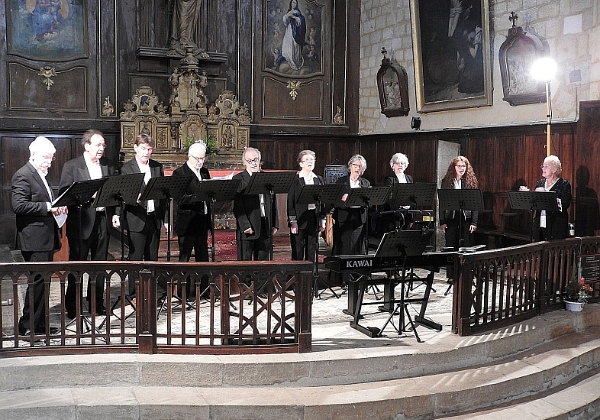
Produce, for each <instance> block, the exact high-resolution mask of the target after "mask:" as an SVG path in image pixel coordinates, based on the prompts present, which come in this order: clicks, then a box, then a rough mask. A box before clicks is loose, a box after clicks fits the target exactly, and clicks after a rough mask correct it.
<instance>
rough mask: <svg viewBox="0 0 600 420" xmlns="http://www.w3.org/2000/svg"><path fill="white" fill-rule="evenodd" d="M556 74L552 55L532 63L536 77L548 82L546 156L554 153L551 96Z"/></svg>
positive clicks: (532, 69) (532, 71) (533, 73)
mask: <svg viewBox="0 0 600 420" xmlns="http://www.w3.org/2000/svg"><path fill="white" fill-rule="evenodd" d="M555 74H556V61H554V60H553V59H551V58H550V57H542V58H540V59H538V60H536V61H534V62H533V64H532V65H531V75H532V76H533V78H534V79H536V80H538V81H540V82H544V83H545V84H546V156H550V155H551V154H552V151H551V150H550V148H551V135H550V126H551V124H552V101H551V98H550V81H551V80H552V78H553V77H554V75H555Z"/></svg>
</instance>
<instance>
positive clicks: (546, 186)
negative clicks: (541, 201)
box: [519, 155, 573, 241]
mask: <svg viewBox="0 0 600 420" xmlns="http://www.w3.org/2000/svg"><path fill="white" fill-rule="evenodd" d="M561 172H562V164H561V163H560V159H559V158H558V157H557V156H554V155H550V156H548V157H546V159H544V163H543V164H542V179H540V180H539V181H538V182H536V183H535V188H534V189H535V191H546V192H548V191H552V192H554V193H556V203H557V205H558V211H547V210H540V211H537V212H536V215H535V218H534V221H533V239H534V240H536V241H550V240H553V239H564V238H566V237H567V234H568V230H569V213H568V211H567V210H568V209H569V206H570V205H571V199H572V198H573V197H572V195H571V184H570V183H569V181H567V180H566V179H564V178H561V177H560V174H561ZM519 189H520V190H521V191H529V189H528V188H527V187H520V188H519Z"/></svg>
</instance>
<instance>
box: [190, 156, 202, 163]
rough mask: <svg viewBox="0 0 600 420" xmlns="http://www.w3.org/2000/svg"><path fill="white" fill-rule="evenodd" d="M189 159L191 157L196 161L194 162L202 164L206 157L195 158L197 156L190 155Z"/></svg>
mask: <svg viewBox="0 0 600 420" xmlns="http://www.w3.org/2000/svg"><path fill="white" fill-rule="evenodd" d="M190 157H193V158H194V159H196V162H204V161H205V160H206V156H202V157H197V156H193V155H190Z"/></svg>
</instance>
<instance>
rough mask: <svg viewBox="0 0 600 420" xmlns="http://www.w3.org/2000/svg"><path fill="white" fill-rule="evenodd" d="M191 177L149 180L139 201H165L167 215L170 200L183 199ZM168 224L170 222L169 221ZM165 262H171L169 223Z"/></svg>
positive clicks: (166, 177)
mask: <svg viewBox="0 0 600 420" xmlns="http://www.w3.org/2000/svg"><path fill="white" fill-rule="evenodd" d="M191 180H192V175H185V176H159V177H155V178H150V180H149V181H148V183H147V184H146V186H145V187H144V191H143V192H142V195H141V196H140V198H139V201H140V202H141V201H147V200H165V199H166V200H167V214H168V215H170V214H171V199H172V198H174V199H176V200H177V199H179V198H181V197H183V195H184V194H185V191H186V190H187V187H188V185H189V184H190V182H191ZM169 222H170V220H169ZM167 261H171V223H167Z"/></svg>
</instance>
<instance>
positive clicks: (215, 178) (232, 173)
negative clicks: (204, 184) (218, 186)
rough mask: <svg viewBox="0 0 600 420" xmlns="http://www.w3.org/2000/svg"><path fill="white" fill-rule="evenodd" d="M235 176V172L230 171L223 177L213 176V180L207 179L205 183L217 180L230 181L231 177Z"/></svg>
mask: <svg viewBox="0 0 600 420" xmlns="http://www.w3.org/2000/svg"><path fill="white" fill-rule="evenodd" d="M234 174H235V171H231V173H230V174H229V175H225V176H215V177H214V178H211V179H207V180H206V181H212V180H215V181H218V180H227V179H231V178H233V175H234Z"/></svg>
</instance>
